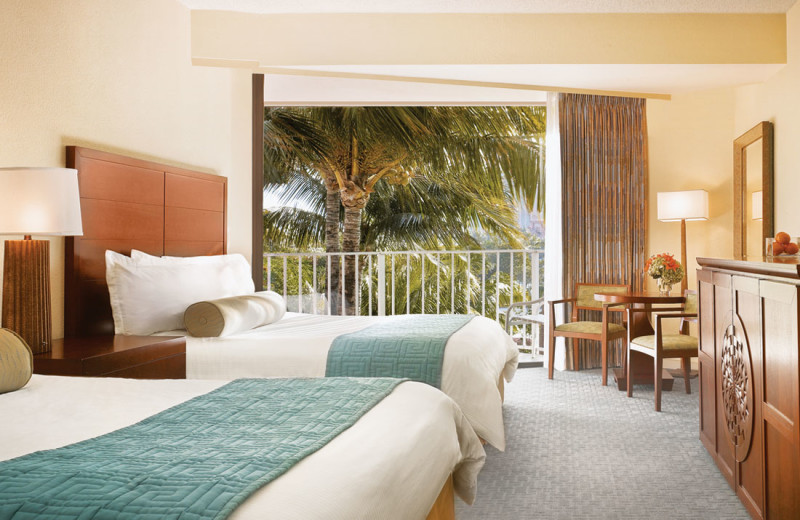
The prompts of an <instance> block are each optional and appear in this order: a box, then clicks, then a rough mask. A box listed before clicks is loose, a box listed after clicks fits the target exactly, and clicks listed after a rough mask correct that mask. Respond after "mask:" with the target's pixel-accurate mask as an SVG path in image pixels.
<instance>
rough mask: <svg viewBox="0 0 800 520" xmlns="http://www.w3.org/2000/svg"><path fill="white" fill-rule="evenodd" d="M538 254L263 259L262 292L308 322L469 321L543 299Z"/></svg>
mask: <svg viewBox="0 0 800 520" xmlns="http://www.w3.org/2000/svg"><path fill="white" fill-rule="evenodd" d="M543 260H544V251H542V250H521V249H515V250H512V249H502V250H501V249H495V250H478V251H391V252H359V253H321V252H320V253H317V252H307V253H265V254H264V285H265V287H266V288H267V289H269V290H273V291H276V292H278V293H281V294H283V296H284V298H286V301H287V307H288V310H290V311H297V312H307V313H312V314H347V315H367V316H374V315H378V316H382V315H386V314H417V313H427V314H442V313H476V314H480V315H483V316H487V317H491V318H494V319H496V320H498V321H499V322H501V323H502V322H503V319H501V316H503V313H504V309H505V307H507V306H508V305H510V304H511V303H513V302H515V301H517V302H518V301H526V300H532V299H536V298H539V297H540V296H541V294H542V284H543V280H544V278H543V270H544V262H543Z"/></svg>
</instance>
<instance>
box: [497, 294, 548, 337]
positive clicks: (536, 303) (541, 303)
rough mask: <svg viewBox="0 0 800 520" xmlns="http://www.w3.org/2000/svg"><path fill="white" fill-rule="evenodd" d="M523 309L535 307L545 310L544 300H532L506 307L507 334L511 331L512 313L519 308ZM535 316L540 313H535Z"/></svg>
mask: <svg viewBox="0 0 800 520" xmlns="http://www.w3.org/2000/svg"><path fill="white" fill-rule="evenodd" d="M521 307H535V308H542V309H543V308H544V298H538V299H536V300H531V301H528V302H514V303H512V304H511V305H509V306H508V307H506V312H505V315H506V332H509V331H510V330H511V312H512V311H513V310H514V309H518V308H521ZM534 314H538V313H534Z"/></svg>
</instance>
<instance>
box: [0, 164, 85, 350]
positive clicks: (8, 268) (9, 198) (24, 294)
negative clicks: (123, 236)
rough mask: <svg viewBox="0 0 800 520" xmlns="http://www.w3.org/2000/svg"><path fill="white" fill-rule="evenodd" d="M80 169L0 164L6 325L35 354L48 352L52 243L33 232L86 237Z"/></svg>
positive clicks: (0, 216) (0, 221)
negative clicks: (10, 237)
mask: <svg viewBox="0 0 800 520" xmlns="http://www.w3.org/2000/svg"><path fill="white" fill-rule="evenodd" d="M82 234H83V226H82V225H81V206H80V197H79V195H78V171H77V170H73V169H69V168H0V235H23V237H24V238H23V240H6V241H5V256H4V260H3V307H2V324H3V327H6V328H8V329H11V330H13V331H14V332H16V333H17V334H19V335H20V336H21V337H22V339H24V340H25V341H26V342H27V343H28V345H29V346H30V347H31V350H32V351H33V353H34V354H39V353H41V352H48V351H50V348H51V343H52V339H53V335H52V330H51V326H50V242H49V241H47V240H31V235H39V236H42V235H43V236H67V235H82Z"/></svg>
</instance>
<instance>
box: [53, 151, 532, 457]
mask: <svg viewBox="0 0 800 520" xmlns="http://www.w3.org/2000/svg"><path fill="white" fill-rule="evenodd" d="M67 165H68V166H69V167H72V168H76V169H77V170H78V180H79V187H80V196H81V212H82V217H83V227H84V235H83V236H81V237H67V238H66V254H65V301H66V302H68V304H66V305H65V309H64V314H65V335H67V336H85V335H90V334H110V333H113V331H114V322H113V319H112V312H111V307H110V304H109V291H108V285H107V283H106V280H105V277H104V268H105V260H104V254H105V251H106V250H109V251H114V252H117V253H121V254H124V255H130V254H131V251H132V250H140V251H142V252H144V253H147V254H149V255H154V256H162V255H167V256H175V257H190V256H200V255H219V254H223V253H225V252H226V241H227V240H226V236H225V229H226V210H227V203H226V197H227V184H226V180H225V178H224V177H219V176H215V175H209V174H206V173H203V172H198V171H191V170H186V169H182V168H175V167H171V166H168V165H162V164H157V163H153V162H149V161H142V160H139V159H133V158H130V157H126V156H123V155H118V154H112V153H107V152H99V151H96V150H90V149H86V148H81V147H67ZM259 272H260V271H259ZM380 319H381V318H366V317H363V318H362V317H328V316H305V317H303V316H296V315H290V316H289V317H288V318H286V320H282V322H281V323H279V324H275V325H277V326H276V327H273V328H272V329H265V330H261V331H255V332H254V333H252V334H248V335H243V337H232V336H231V337H227V338H224V339H223V340H221V341H220V342H217V343H215V342H213V341H194V340H193V339H187V342H188V343H189V344H190V346H187V349H188V354H187V356H188V357H189V358H191V359H189V360H188V363H189V364H190V365H191V366H192V368H191V370H189V372H188V375H189V377H192V378H194V377H199V378H211V379H228V378H236V377H271V376H283V377H289V376H311V377H318V376H321V375H324V372H323V373H320V371H319V370H318V365H319V362H320V360H321V359H322V357H321V356H322V355H323V353H324V352H326V351H327V348H328V344H329V342H330V335H331V332H332V331H334V330H340V331H345V332H353V331H357V330H360V329H363V328H365V327H366V326H367V325H368V324H369V323H371V322H370V320H373V322H374V321H377V320H380ZM296 326H297V327H296ZM290 329H291V330H290ZM276 332H277V335H272V336H269V335H270V334H273V333H276ZM262 333H263V334H266V335H267V336H269V337H270V339H271V340H272V339H277V338H279V337H281V335H283V336H282V337H285V338H289V341H291V342H292V343H294V344H297V343H298V342H299V341H298V338H305V339H304V340H303V341H302V342H303V344H304V345H305V346H306V347H307V348H303V349H302V350H300V349H298V350H297V351H296V352H294V353H293V354H292V356H288V357H287V356H282V354H281V351H285V350H286V349H285V348H284V347H285V345H284V347H281V346H280V345H277V346H276V345H275V344H274V342H272V341H270V348H266V347H265V348H258V347H254V345H255V340H254V338H255V337H256V336H257V335H258V334H262ZM177 334H180V332H177ZM312 334H313V335H312ZM326 342H328V343H326ZM223 343H224V346H223ZM215 344H216V345H219V346H220V347H219V349H218V351H217V352H216V353H214V352H213V351H214V348H215V347H214V345H215ZM275 354H277V355H278V358H275V357H274V355H275ZM281 356H282V357H281ZM517 356H518V351H517V347H516V345H515V344H514V343H513V340H511V338H510V337H509V336H508V335H507V334H505V332H504V331H503V330H502V329H501V327H500V326H499V325H498V324H497V323H495V322H493V321H492V320H489V319H487V318H483V317H476V318H474V319H473V320H472V321H471V322H470V323H469V324H467V325H466V326H465V327H464V329H463V330H462V331H461V332H459V333H458V334H454V336H453V337H452V338H451V341H448V343H447V348H446V350H445V354H444V366H443V367H442V375H441V378H442V389H443V390H444V391H445V393H447V394H448V395H450V396H451V397H453V398H454V399H455V400H456V402H457V403H458V404H459V405H460V406H461V407H462V409H463V410H464V412H465V414H466V416H467V417H468V419H469V420H470V421H471V422H472V424H473V426H474V427H475V429H476V431H477V432H478V434H479V435H480V436H481V437H482V438H483V439H484V440H485V441H487V442H489V443H491V444H492V445H494V446H495V447H497V448H499V449H504V448H505V436H504V432H503V420H502V387H503V380H504V379H505V381H510V380H511V378H512V377H513V374H514V371H515V369H516V364H517ZM226 358H228V359H226ZM304 364H306V365H307V366H305V367H301V365H304ZM256 369H257V370H256ZM181 375H183V374H181Z"/></svg>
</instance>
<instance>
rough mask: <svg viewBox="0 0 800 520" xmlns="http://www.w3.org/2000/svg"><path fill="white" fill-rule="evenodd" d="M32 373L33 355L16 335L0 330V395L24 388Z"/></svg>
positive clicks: (6, 330)
mask: <svg viewBox="0 0 800 520" xmlns="http://www.w3.org/2000/svg"><path fill="white" fill-rule="evenodd" d="M32 373H33V353H32V352H31V349H30V347H28V344H27V343H25V341H23V339H22V338H20V337H19V336H17V334H16V333H14V332H12V331H10V330H8V329H0V394H4V393H6V392H13V391H14V390H19V389H20V388H22V387H23V386H25V385H26V384H27V383H28V381H29V380H30V379H31V374H32Z"/></svg>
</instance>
